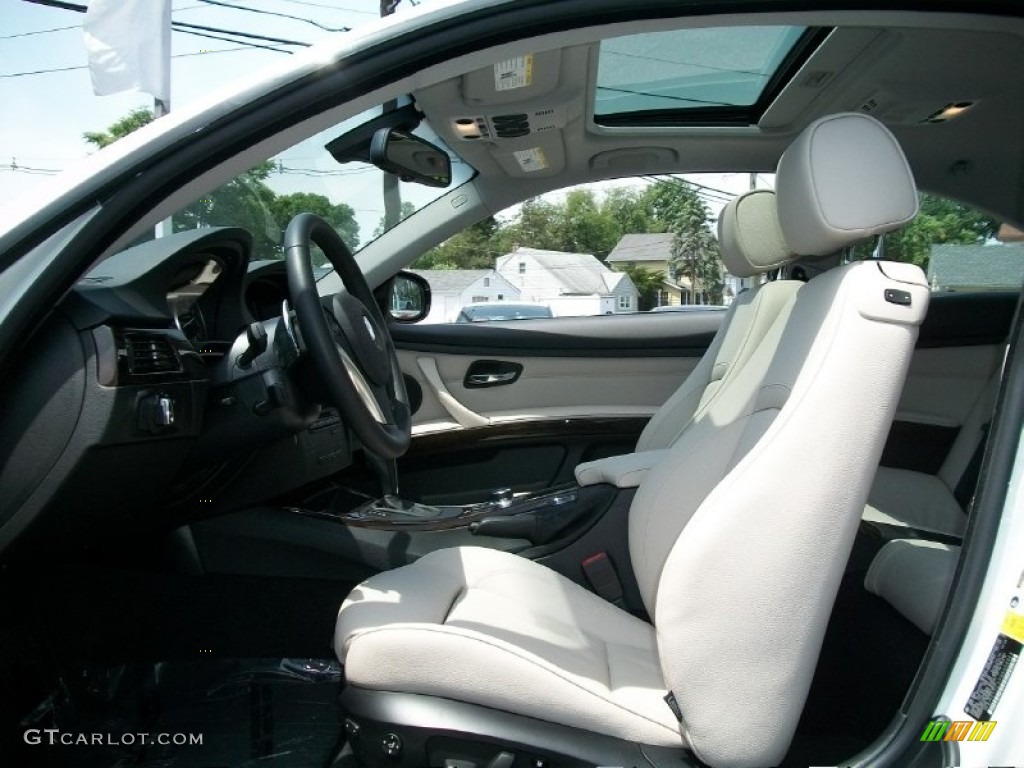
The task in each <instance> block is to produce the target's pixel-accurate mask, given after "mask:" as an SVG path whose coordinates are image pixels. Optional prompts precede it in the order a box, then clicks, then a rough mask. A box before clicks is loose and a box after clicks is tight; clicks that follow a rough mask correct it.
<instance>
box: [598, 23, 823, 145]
mask: <svg viewBox="0 0 1024 768" xmlns="http://www.w3.org/2000/svg"><path fill="white" fill-rule="evenodd" d="M809 37H810V35H809V34H808V28H807V27H711V28H707V29H679V30H672V31H668V32H650V33H646V34H642V35H628V36H625V37H616V38H612V39H609V40H604V41H602V42H601V49H600V57H599V60H598V67H597V87H596V89H595V92H594V118H595V120H596V121H597V122H599V123H605V124H615V125H620V124H631V123H632V124H643V123H644V122H647V121H646V120H645V118H646V117H657V116H659V115H660V116H662V117H664V116H666V115H673V114H675V115H677V116H678V117H680V118H682V117H684V115H686V114H690V115H691V116H692V114H693V113H694V112H698V113H700V114H701V115H704V116H706V117H710V116H711V115H713V114H714V113H720V114H721V115H722V116H723V117H724V118H726V119H724V120H723V122H733V121H735V120H734V119H728V118H727V116H728V115H733V116H735V115H738V114H740V113H741V112H742V113H744V114H746V113H749V112H750V111H751V108H752V107H754V106H755V105H757V104H758V103H759V102H760V100H761V99H762V97H763V96H764V95H765V94H766V91H767V89H768V87H769V85H770V84H772V83H773V81H774V80H775V79H776V75H777V74H778V73H780V72H781V71H783V70H785V69H786V65H788V64H789V63H790V62H791V61H792V59H793V57H794V54H797V53H799V51H800V50H801V49H802V48H803V47H804V43H805V42H806V41H807V40H808V38H809ZM627 116H629V118H627ZM631 118H635V120H633V119H631ZM681 122H686V120H685V119H683V120H681ZM711 122H714V121H711Z"/></svg>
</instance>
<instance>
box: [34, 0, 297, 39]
mask: <svg viewBox="0 0 1024 768" xmlns="http://www.w3.org/2000/svg"><path fill="white" fill-rule="evenodd" d="M25 2H26V3H34V4H35V5H43V6H47V7H50V8H60V9H61V10H65V11H74V12H75V13H85V12H86V10H87V9H86V7H85V6H84V5H80V4H78V3H68V2H64V0H25ZM171 28H172V29H174V30H175V31H177V32H184V31H186V30H190V29H198V30H201V31H203V32H213V33H217V34H221V35H234V36H236V37H244V38H247V39H250V40H263V41H266V42H268V43H280V44H282V45H300V46H302V47H304V48H308V47H309V45H310V44H309V43H306V42H303V41H301V40H288V39H287V38H282V37H269V36H267V35H257V34H254V33H252V32H239V31H238V30H234V29H224V28H222V27H210V26H206V25H205V24H187V23H186V22H184V21H172V22H171ZM232 42H238V41H232Z"/></svg>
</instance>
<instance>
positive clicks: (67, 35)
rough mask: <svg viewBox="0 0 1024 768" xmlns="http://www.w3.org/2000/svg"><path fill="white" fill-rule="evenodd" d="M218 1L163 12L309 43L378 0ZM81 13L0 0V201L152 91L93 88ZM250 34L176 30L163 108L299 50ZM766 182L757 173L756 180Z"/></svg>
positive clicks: (178, 4)
mask: <svg viewBox="0 0 1024 768" xmlns="http://www.w3.org/2000/svg"><path fill="white" fill-rule="evenodd" d="M78 1H79V2H80V3H82V4H85V2H86V0H78ZM223 1H224V2H227V3H229V4H231V5H236V6H245V8H237V7H236V8H229V7H224V6H221V5H218V4H216V3H215V2H210V0H172V17H173V19H174V21H176V22H186V23H189V24H198V25H204V26H209V27H219V28H221V29H227V30H233V31H239V32H245V33H248V34H255V35H264V36H268V37H275V38H280V39H287V40H292V41H302V42H308V43H316V42H318V41H322V40H325V39H327V38H329V37H331V36H333V35H339V34H344V32H336V31H331V30H332V29H337V28H340V27H346V26H348V27H357V26H360V25H364V24H366V23H368V22H371V21H373V20H374V19H376V18H378V16H379V0H223ZM424 1H426V2H429V0H424ZM410 2H411V0H402V2H401V3H400V4H399V7H398V11H397V12H398V13H402V12H403V11H404V10H405V9H406V8H409V7H411V6H410ZM275 14H277V15H275ZM289 16H291V17H296V18H287V17H289ZM83 18H84V14H81V13H76V12H74V11H68V10H63V9H57V8H51V7H46V6H41V5H36V4H34V3H30V2H27V1H26V0H0V104H2V105H3V109H2V112H0V115H2V116H0V140H2V141H0V206H2V205H4V203H6V202H9V201H11V200H14V199H16V198H19V197H21V196H23V195H24V194H26V193H27V192H29V191H31V190H32V189H34V188H35V187H37V186H39V185H40V184H42V183H45V182H46V180H47V179H49V178H51V177H52V176H54V175H55V174H56V173H57V172H59V171H61V170H63V169H65V168H67V167H68V166H69V165H71V164H73V163H75V161H76V160H79V159H81V158H83V157H85V156H87V155H88V154H89V153H91V152H93V151H95V150H94V149H93V148H92V147H91V146H90V145H89V144H88V143H87V142H86V141H85V140H84V139H83V138H82V134H83V133H85V132H86V131H102V130H105V129H106V128H107V127H108V126H109V125H110V124H111V123H113V122H114V121H116V120H117V119H118V118H120V117H122V116H124V115H125V114H127V113H128V112H130V111H131V110H132V109H135V108H137V107H151V106H152V103H153V100H152V97H150V96H149V95H147V94H143V93H120V94H115V95H110V96H96V95H94V94H93V91H92V85H91V80H90V76H89V71H88V68H87V67H86V54H85V46H84V44H83V40H82V29H81V25H82V21H83ZM250 42H251V43H255V44H258V45H266V46H269V47H271V48H277V49H279V50H268V49H266V48H256V47H252V46H251V45H242V44H239V43H237V42H226V41H222V40H211V39H208V38H204V37H197V36H194V35H190V34H186V33H183V32H178V31H175V32H174V33H173V34H172V60H171V109H172V111H173V110H174V109H175V108H181V107H182V106H185V105H187V104H189V103H190V102H192V101H194V100H196V99H198V98H200V97H202V96H204V95H205V94H207V93H209V92H210V91H211V90H213V89H217V88H220V87H222V86H225V85H228V84H229V83H230V82H231V81H233V80H236V79H239V78H242V77H251V76H252V74H253V72H254V71H255V70H258V69H259V68H262V67H266V66H270V65H272V64H274V63H279V62H280V61H281V60H282V59H284V58H286V57H287V55H288V54H287V53H283V52H282V50H301V49H300V48H298V47H296V46H289V45H279V44H275V43H270V42H267V41H260V40H251V41H250ZM335 167H336V166H335ZM694 178H695V179H697V180H698V181H701V182H702V183H705V184H708V185H710V186H712V187H715V188H718V189H724V190H726V191H727V192H729V193H731V194H735V193H738V192H741V191H743V190H744V189H746V188H747V184H748V180H747V176H746V174H726V175H705V176H704V177H694ZM765 180H766V179H765V177H763V176H762V183H764V182H765ZM350 181H355V180H354V179H351V180H350ZM365 181H366V182H367V183H368V181H369V180H365ZM612 184H615V185H619V184H621V182H605V183H604V184H600V185H595V186H596V188H597V189H598V190H600V189H604V188H607V187H608V186H610V185H612ZM555 197H558V195H557V193H556V195H555ZM708 203H709V205H710V207H711V208H712V213H713V215H714V214H717V211H718V209H719V208H720V207H721V203H720V202H718V201H717V200H716V199H710V198H709V199H708ZM359 218H361V219H363V221H361V222H360V224H361V228H362V229H363V230H365V231H370V230H372V228H373V226H374V223H375V222H376V220H377V218H379V217H378V216H377V214H376V213H374V212H371V211H365V212H361V213H360V215H359Z"/></svg>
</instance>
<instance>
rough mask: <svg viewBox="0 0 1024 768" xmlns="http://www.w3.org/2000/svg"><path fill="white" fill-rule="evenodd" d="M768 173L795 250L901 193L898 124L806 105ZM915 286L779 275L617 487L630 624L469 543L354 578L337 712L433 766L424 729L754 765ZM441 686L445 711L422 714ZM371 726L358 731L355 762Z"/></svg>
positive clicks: (883, 400) (772, 728)
mask: <svg viewBox="0 0 1024 768" xmlns="http://www.w3.org/2000/svg"><path fill="white" fill-rule="evenodd" d="M776 189H777V192H778V208H779V219H780V222H781V225H782V231H783V234H784V236H785V238H786V241H787V242H788V243H789V244H790V245H791V246H793V250H796V251H797V252H799V253H803V254H826V253H832V252H834V251H835V250H837V249H839V248H841V247H844V246H846V245H849V244H851V243H854V242H858V241H860V240H862V239H864V238H866V237H869V236H872V235H874V234H878V233H880V232H884V231H888V230H890V229H894V228H896V227H899V226H902V225H903V224H905V223H906V222H907V221H909V220H910V219H912V218H913V216H914V215H915V214H916V212H917V196H916V191H915V187H914V181H913V178H912V175H911V173H910V169H909V167H908V165H907V163H906V160H905V159H904V157H903V155H902V152H901V151H900V149H899V146H898V144H897V143H896V141H895V139H894V138H893V137H892V135H891V134H890V133H889V132H888V130H887V129H885V128H884V127H883V126H882V125H881V124H880V123H879V122H877V121H876V120H874V119H872V118H870V117H867V116H865V115H860V114H845V115H837V116H833V117H827V118H823V119H820V120H817V121H815V122H814V123H812V124H811V125H809V126H808V127H807V129H806V130H805V131H804V132H803V133H801V135H800V136H799V137H798V138H797V140H796V141H795V142H794V143H793V145H792V146H791V147H790V148H789V149H788V150H787V151H786V153H785V154H784V155H783V157H782V159H781V160H780V163H779V167H778V172H777V179H776ZM927 305H928V286H927V282H926V280H925V278H924V275H923V274H922V272H921V270H920V269H919V268H917V267H916V266H913V265H907V264H894V263H888V262H860V263H856V264H851V265H847V266H845V267H841V268H839V269H835V270H831V271H829V272H826V273H824V274H822V275H821V276H819V277H817V278H815V279H814V280H812V281H810V282H809V283H807V284H806V285H805V286H803V287H802V288H801V289H800V290H799V291H798V292H797V293H796V294H795V296H794V298H793V299H792V300H791V301H790V302H789V303H788V304H787V306H786V307H785V308H784V309H783V311H782V312H781V313H780V314H779V316H778V317H777V318H776V321H775V322H774V323H773V324H772V327H771V328H770V329H769V331H768V333H767V335H766V336H765V338H764V340H763V341H762V343H761V344H760V345H759V347H758V349H757V350H756V351H755V352H754V353H753V354H752V355H751V356H750V358H749V359H748V360H747V362H746V364H745V365H744V366H743V368H742V370H740V371H738V372H737V373H736V374H735V375H734V376H732V377H731V379H730V381H729V382H727V383H726V384H725V386H724V387H723V388H722V391H720V392H719V394H718V396H717V397H716V398H715V399H714V402H713V403H711V404H710V406H709V407H708V408H707V409H706V410H705V411H704V412H703V413H702V414H701V415H700V416H699V417H698V419H697V420H696V421H695V422H694V423H693V424H691V425H690V427H689V428H688V429H687V430H686V431H685V432H684V433H683V434H682V435H681V436H680V437H679V439H678V440H676V442H675V443H674V444H673V445H672V446H671V447H670V448H668V449H667V450H666V452H665V455H664V457H663V459H662V461H661V462H660V463H659V464H658V465H657V466H655V467H653V468H652V469H651V470H650V471H649V472H648V473H647V476H646V477H645V479H644V481H643V483H642V484H641V486H640V488H639V489H638V491H637V494H636V496H635V498H634V501H633V504H632V507H631V511H630V521H629V546H630V553H631V560H632V567H633V569H634V572H635V575H636V577H637V580H638V583H639V585H640V589H641V593H642V596H643V599H644V603H645V606H646V609H647V611H648V613H649V615H650V616H651V617H652V619H653V624H649V623H647V622H645V621H643V620H641V619H639V618H636V617H634V616H632V615H630V614H628V613H626V612H625V611H622V610H620V609H618V608H616V607H615V606H614V605H611V604H610V603H607V602H605V601H603V600H601V599H600V598H599V597H597V596H596V595H593V594H591V593H589V592H587V591H586V590H584V589H583V588H581V587H579V586H578V585H576V584H574V583H572V582H570V581H569V580H568V579H565V578H563V577H561V576H559V575H558V574H556V573H554V572H552V571H550V570H549V569H547V568H545V567H544V566H541V565H539V564H537V563H534V562H531V561H528V560H525V559H522V558H518V557H516V556H514V555H509V554H505V553H501V552H497V551H493V550H488V549H482V548H472V547H460V548H454V549H445V550H439V551H436V552H433V553H431V554H429V555H427V556H425V557H423V558H421V559H420V560H418V561H416V562H414V563H412V564H411V565H408V566H405V567H402V568H399V569H396V570H394V571H389V572H386V573H382V574H379V575H377V576H374V577H372V578H370V579H368V580H367V581H365V582H363V583H362V584H361V585H360V586H358V587H357V588H356V589H354V590H353V591H352V593H351V594H350V595H349V597H348V598H347V599H346V600H345V602H344V604H343V605H342V607H341V611H340V612H339V615H338V621H337V627H336V633H335V640H334V647H335V650H336V652H337V654H338V658H339V659H340V660H341V661H342V663H343V664H344V665H345V677H346V681H347V688H346V690H345V692H344V693H343V704H345V706H346V708H347V711H348V712H349V715H350V722H351V727H349V733H350V734H354V735H355V736H356V737H358V733H359V729H360V728H362V727H369V726H368V725H367V724H368V723H373V722H375V721H376V722H380V721H384V722H385V723H386V724H387V725H386V726H385V727H386V735H385V737H384V738H385V741H386V740H387V739H389V738H390V737H393V739H392V740H391V742H390V743H391V745H392V746H394V744H395V741H396V740H397V742H398V745H399V749H401V748H402V745H403V744H404V745H405V748H406V753H405V755H404V756H403V757H402V759H403V760H408V762H403V763H402V764H403V765H443V764H444V762H443V760H441V759H439V756H438V754H436V753H430V752H429V750H430V749H431V747H430V745H431V744H434V745H435V749H436V750H440V749H441V747H440V746H438V745H440V744H451V745H452V747H451V749H452V750H453V755H455V754H456V753H457V750H458V745H459V744H460V743H463V742H462V741H460V740H459V738H460V737H458V732H462V734H463V737H464V740H465V742H466V743H468V742H469V741H472V740H473V739H476V740H483V741H486V742H488V743H489V744H491V745H495V744H496V745H498V747H497V748H498V749H500V750H501V752H500V753H499V754H498V755H497V756H496V757H495V758H494V760H499V759H501V760H505V762H499V763H494V762H493V761H492V764H504V765H512V764H513V762H510V761H509V760H516V759H518V756H519V755H520V754H527V755H529V754H531V753H530V752H529V751H525V750H529V749H533V750H535V751H534V753H533V754H536V753H537V752H541V751H542V747H543V750H544V751H543V752H542V754H546V755H552V754H554V755H568V756H570V757H573V758H578V759H590V760H596V759H597V758H593V757H586V755H591V754H593V753H592V752H587V751H586V750H587V749H588V747H585V746H583V745H586V744H588V743H598V742H600V743H605V744H607V743H608V742H609V741H613V742H614V743H616V744H623V745H626V744H634V745H635V744H641V745H647V746H650V747H652V748H653V749H658V748H666V747H673V748H675V751H679V752H681V751H682V749H683V748H684V747H685V748H687V749H689V750H692V752H693V753H694V754H695V755H696V756H697V757H698V758H699V759H700V760H702V761H704V762H705V763H706V764H708V765H711V766H761V765H769V764H775V763H777V762H778V761H779V760H781V759H782V757H783V756H784V754H785V752H786V750H787V748H788V745H789V743H790V740H791V739H792V736H793V732H794V730H795V728H796V723H797V720H798V718H799V716H800V713H801V710H802V707H803V702H804V700H805V697H806V693H807V689H808V686H809V684H810V680H811V676H812V674H813V672H814V668H815V663H816V659H817V655H818V651H819V649H820V645H821V639H822V636H823V633H824V629H825V625H826V622H827V620H828V617H829V614H830V611H831V608H832V603H833V600H834V597H835V593H836V590H837V587H838V584H839V580H840V577H841V575H842V573H843V569H844V565H845V562H846V559H847V555H848V553H849V549H850V546H851V544H852V541H853V537H854V534H855V531H856V529H857V526H858V522H859V519H860V516H861V512H862V510H863V506H864V502H865V499H866V498H867V494H868V488H869V485H870V482H871V478H872V475H873V474H874V470H875V467H876V466H877V464H878V459H879V456H880V453H881V449H882V444H883V442H884V439H885V435H886V431H887V429H888V426H889V423H890V422H891V419H892V415H893V412H894V410H895V404H896V402H897V400H898V397H899V393H900V389H901V387H902V383H903V379H904V377H905V373H906V368H907V365H908V362H909V359H910V355H911V352H912V349H913V346H914V342H915V340H916V337H917V328H918V325H919V324H920V322H921V319H922V318H923V317H924V314H925V311H926V309H927ZM794 468H797V469H796V470H795V469H794ZM450 707H457V708H458V709H459V711H460V713H461V714H460V717H459V718H457V719H449V720H447V721H445V720H443V718H441V719H438V717H440V716H439V715H436V714H431V713H443V712H445V711H447V710H448V708H450ZM498 715H501V716H503V717H504V720H499V721H496V720H495V719H494V718H495V717H497V716H498ZM361 723H362V724H361ZM498 723H504V725H500V724H498ZM466 734H471V735H466ZM573 734H575V735H573ZM432 739H433V740H432ZM438 739H440V741H438ZM445 739H447V740H448V741H445ZM353 741H354V742H357V743H358V742H359V739H358V738H354V739H353ZM524 744H525V745H529V746H527V747H525V748H524V751H517V750H519V746H517V745H524ZM505 745H508V746H507V749H506V747H505ZM647 746H644V747H642V748H643V749H645V750H646V749H647ZM381 747H383V748H384V751H385V752H387V747H388V745H387V744H384V743H383V742H378V743H377V744H375V745H373V746H372V748H371V747H366V746H365V743H364V747H359V748H358V749H359V750H362V754H363V755H365V756H367V758H366V759H368V756H369V755H370V754H371V753H372V754H375V755H379V749H380V748H381ZM414 748H415V750H421V749H422V750H426V751H423V752H421V753H417V754H414ZM621 754H625V751H623V752H622V753H621ZM635 754H636V758H635V759H636V760H637V762H639V761H641V760H642V759H644V758H642V757H641V753H640V752H639V751H638V752H636V753H635ZM502 755H508V756H511V757H510V758H507V759H506V758H505V757H502ZM445 759H447V758H445ZM452 759H453V760H455V759H457V758H456V757H453V758H452ZM531 759H532V758H531ZM417 760H418V761H419V762H416V761H417ZM449 764H456V763H452V762H450V763H449ZM469 764H473V763H469ZM514 764H522V763H514ZM527 764H528V763H527ZM541 764H543V763H541ZM573 764H578V763H573Z"/></svg>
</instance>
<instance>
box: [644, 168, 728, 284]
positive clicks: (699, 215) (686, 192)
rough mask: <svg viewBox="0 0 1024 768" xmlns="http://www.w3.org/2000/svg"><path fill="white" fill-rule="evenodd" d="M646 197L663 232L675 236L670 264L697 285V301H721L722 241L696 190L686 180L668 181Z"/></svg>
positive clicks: (658, 185)
mask: <svg viewBox="0 0 1024 768" xmlns="http://www.w3.org/2000/svg"><path fill="white" fill-rule="evenodd" d="M646 196H647V199H648V201H649V205H650V210H651V212H652V215H653V216H654V218H655V220H656V221H657V222H658V224H659V227H660V231H663V232H671V233H672V234H673V235H674V237H673V239H672V259H671V261H670V262H669V266H670V267H672V268H673V269H674V270H675V274H676V276H677V277H680V278H686V280H688V281H689V283H690V285H691V286H693V289H692V295H691V300H692V301H693V303H694V304H721V303H722V291H723V289H724V285H723V283H722V269H721V266H720V264H721V254H720V253H719V250H718V240H717V239H715V236H714V235H713V234H712V232H711V224H710V215H709V213H708V209H707V206H705V205H704V203H703V201H702V200H701V199H700V197H699V196H698V195H697V192H696V190H695V189H694V188H693V187H691V186H690V185H689V184H687V183H686V182H684V181H680V180H674V179H673V180H664V181H659V182H657V183H655V184H652V185H651V186H650V187H648V188H647V190H646Z"/></svg>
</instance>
